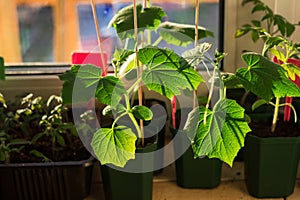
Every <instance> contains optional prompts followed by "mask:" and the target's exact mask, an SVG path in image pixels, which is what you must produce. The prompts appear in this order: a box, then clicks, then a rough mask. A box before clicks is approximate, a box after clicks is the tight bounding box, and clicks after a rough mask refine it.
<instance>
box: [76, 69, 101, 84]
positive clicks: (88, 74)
mask: <svg viewBox="0 0 300 200" xmlns="http://www.w3.org/2000/svg"><path fill="white" fill-rule="evenodd" d="M77 78H79V79H80V80H81V81H82V82H83V83H84V85H85V87H87V88H88V87H92V86H94V85H97V84H98V82H99V80H100V79H101V78H102V70H101V68H99V67H96V66H94V65H82V66H81V67H80V69H79V70H78V72H77Z"/></svg>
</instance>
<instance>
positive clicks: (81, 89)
mask: <svg viewBox="0 0 300 200" xmlns="http://www.w3.org/2000/svg"><path fill="white" fill-rule="evenodd" d="M79 68H80V65H73V66H72V67H71V69H70V70H67V71H66V72H65V73H63V74H61V75H59V78H60V80H62V81H63V82H64V83H63V87H62V92H61V97H62V99H63V105H67V104H71V103H72V102H73V99H72V97H73V88H74V84H75V80H76V76H77V73H78V70H79ZM85 91H86V89H85V85H84V83H83V82H81V81H80V80H79V79H77V80H76V91H74V92H78V94H81V95H78V98H77V99H76V101H78V102H87V101H89V100H90V98H91V95H90V94H86V93H85ZM73 103H76V102H73Z"/></svg>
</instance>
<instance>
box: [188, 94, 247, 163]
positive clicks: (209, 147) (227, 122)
mask: <svg viewBox="0 0 300 200" xmlns="http://www.w3.org/2000/svg"><path fill="white" fill-rule="evenodd" d="M207 112H208V115H207V120H206V124H204V113H205V108H204V107H198V108H195V109H194V110H193V111H192V112H191V113H190V114H189V117H188V120H187V124H186V126H185V128H184V130H185V131H186V133H187V134H188V136H189V137H190V139H191V140H192V143H193V144H192V147H193V150H194V154H195V157H202V156H208V157H209V158H219V159H220V160H222V161H224V162H226V163H227V164H228V165H230V166H232V163H233V160H234V158H235V156H236V155H237V153H238V151H239V150H240V149H241V147H243V146H244V138H245V136H246V134H247V133H248V132H250V128H249V126H248V123H247V121H246V118H245V116H244V109H243V108H242V107H241V106H240V105H239V104H238V103H236V102H235V101H234V100H229V99H222V100H220V101H219V102H218V103H217V104H216V105H215V107H214V109H213V110H212V111H211V110H208V111H207ZM195 130H196V136H195V138H191V136H192V135H193V134H194V132H195Z"/></svg>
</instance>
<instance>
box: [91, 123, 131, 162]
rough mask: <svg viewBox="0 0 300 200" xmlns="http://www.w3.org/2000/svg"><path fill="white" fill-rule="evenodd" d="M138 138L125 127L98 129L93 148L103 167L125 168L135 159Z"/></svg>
mask: <svg viewBox="0 0 300 200" xmlns="http://www.w3.org/2000/svg"><path fill="white" fill-rule="evenodd" d="M136 139H137V137H136V136H135V134H134V133H133V132H132V130H131V129H130V128H128V127H125V126H118V127H115V128H112V129H111V128H101V129H98V130H97V131H96V132H95V134H94V136H93V139H92V142H91V146H92V148H93V150H94V153H95V155H96V156H97V158H98V159H99V161H100V162H101V164H102V165H104V164H109V163H110V164H113V165H115V166H118V167H124V166H125V164H126V163H127V161H128V160H130V159H134V158H135V149H136V147H135V141H136Z"/></svg>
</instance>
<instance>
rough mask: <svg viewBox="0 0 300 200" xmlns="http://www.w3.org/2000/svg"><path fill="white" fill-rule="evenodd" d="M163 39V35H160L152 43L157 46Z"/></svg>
mask: <svg viewBox="0 0 300 200" xmlns="http://www.w3.org/2000/svg"><path fill="white" fill-rule="evenodd" d="M162 40H163V38H162V37H161V36H159V37H158V38H157V40H156V41H155V42H154V43H153V44H152V45H153V46H157V45H158V44H159V43H160V42H161V41H162Z"/></svg>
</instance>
